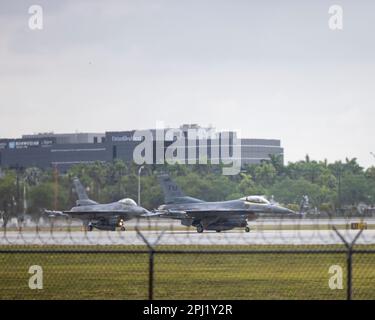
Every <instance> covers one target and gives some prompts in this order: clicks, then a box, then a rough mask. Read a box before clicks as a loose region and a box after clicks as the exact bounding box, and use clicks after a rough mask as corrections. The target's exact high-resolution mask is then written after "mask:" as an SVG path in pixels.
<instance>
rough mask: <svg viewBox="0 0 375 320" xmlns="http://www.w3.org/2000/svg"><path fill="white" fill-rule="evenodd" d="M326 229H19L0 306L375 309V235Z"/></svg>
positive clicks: (6, 233)
mask: <svg viewBox="0 0 375 320" xmlns="http://www.w3.org/2000/svg"><path fill="white" fill-rule="evenodd" d="M345 224H348V221H346V222H345ZM349 224H350V222H349ZM306 225H307V226H308V228H307V227H306ZM324 225H329V223H328V224H327V223H326V222H324V223H321V222H319V221H313V224H312V225H310V224H306V223H305V224H304V223H301V224H291V222H290V221H287V222H285V221H284V222H283V223H281V224H279V225H278V226H277V227H276V228H273V229H272V228H270V224H269V223H268V222H267V223H264V224H262V222H259V223H257V225H254V226H252V231H251V232H250V233H245V232H243V231H238V230H237V231H236V230H234V231H229V232H222V233H216V232H206V233H203V234H198V233H196V232H193V231H192V230H190V229H188V228H185V229H182V228H180V227H177V226H176V225H175V224H173V223H171V224H168V223H164V224H163V223H160V224H159V222H157V221H147V222H141V223H139V222H135V223H134V225H133V226H130V227H128V230H127V231H125V232H117V231H116V232H110V231H108V232H107V231H105V232H104V231H93V232H84V231H82V230H81V227H80V226H79V225H75V224H74V223H73V224H72V223H70V224H69V223H67V224H66V223H65V222H64V223H61V224H56V223H55V224H54V225H49V226H47V225H38V226H33V227H23V228H22V229H12V228H10V229H7V230H3V231H2V234H1V236H0V299H374V298H375V286H374V284H375V245H374V242H375V241H374V240H375V237H374V232H373V230H372V229H371V228H368V229H367V230H361V231H358V230H348V229H347V228H346V227H345V226H344V224H343V225H340V224H337V223H336V221H335V224H332V225H329V226H330V228H327V227H326V226H324ZM286 226H289V227H286ZM314 226H315V227H314Z"/></svg>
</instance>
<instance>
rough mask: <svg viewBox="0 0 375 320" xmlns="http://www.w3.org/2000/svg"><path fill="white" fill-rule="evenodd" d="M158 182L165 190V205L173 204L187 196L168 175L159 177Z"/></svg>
mask: <svg viewBox="0 0 375 320" xmlns="http://www.w3.org/2000/svg"><path fill="white" fill-rule="evenodd" d="M158 181H159V183H160V185H161V187H162V189H163V193H164V201H165V203H170V202H173V200H174V199H175V198H181V197H184V196H185V195H184V193H183V192H182V191H181V189H180V188H179V186H178V185H177V184H176V183H175V182H174V181H173V180H172V179H171V178H170V177H169V175H168V174H162V175H159V176H158Z"/></svg>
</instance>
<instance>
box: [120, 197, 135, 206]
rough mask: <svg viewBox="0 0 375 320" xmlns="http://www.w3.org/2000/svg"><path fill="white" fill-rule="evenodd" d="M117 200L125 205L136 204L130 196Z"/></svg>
mask: <svg viewBox="0 0 375 320" xmlns="http://www.w3.org/2000/svg"><path fill="white" fill-rule="evenodd" d="M119 202H120V203H122V204H124V205H127V206H136V205H137V203H136V202H135V201H134V200H133V199H130V198H125V199H121V200H120V201H119Z"/></svg>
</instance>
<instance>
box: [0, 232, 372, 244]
mask: <svg viewBox="0 0 375 320" xmlns="http://www.w3.org/2000/svg"><path fill="white" fill-rule="evenodd" d="M341 233H342V234H343V235H344V237H345V238H346V239H347V240H348V241H351V240H352V239H353V238H354V236H355V235H356V234H357V233H358V230H341ZM142 234H143V235H144V237H145V238H146V239H147V240H148V241H149V242H150V243H153V242H154V241H156V239H157V238H158V237H159V235H160V234H161V231H142ZM25 244H26V245H41V244H46V245H54V244H55V245H114V244H115V245H142V244H144V242H143V240H142V239H141V238H140V236H139V235H138V234H137V233H136V232H135V231H125V232H107V231H93V232H87V233H85V232H81V231H72V232H64V231H56V232H53V233H50V232H46V231H43V232H39V233H38V234H36V233H35V232H32V231H23V232H22V233H19V232H16V231H10V232H7V233H6V234H4V233H3V234H0V245H25ZM158 244H159V245H251V244H256V245H301V244H305V245H326V244H342V241H341V240H340V239H339V238H338V236H337V235H336V234H335V232H334V231H333V230H270V231H251V232H250V233H245V232H244V231H241V230H235V231H227V232H221V233H216V232H212V231H206V232H204V233H201V234H199V233H196V232H195V231H165V232H164V234H163V235H162V236H161V238H160V240H159V242H158ZM357 244H375V230H364V232H363V234H362V235H361V237H360V238H359V239H358V241H357Z"/></svg>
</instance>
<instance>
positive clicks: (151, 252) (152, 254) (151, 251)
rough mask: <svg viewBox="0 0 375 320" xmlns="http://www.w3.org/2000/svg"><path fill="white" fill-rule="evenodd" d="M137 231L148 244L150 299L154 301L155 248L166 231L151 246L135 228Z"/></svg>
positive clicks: (136, 229)
mask: <svg viewBox="0 0 375 320" xmlns="http://www.w3.org/2000/svg"><path fill="white" fill-rule="evenodd" d="M135 231H136V232H137V234H138V235H139V236H140V237H141V239H142V240H143V242H144V243H145V244H146V246H147V248H148V252H149V260H148V299H149V300H153V299H154V264H155V262H154V260H155V259H154V258H155V254H156V250H155V247H156V245H157V244H158V242H159V240H160V239H161V237H162V236H163V234H164V232H165V230H164V231H163V232H162V233H161V234H159V236H158V238H157V239H156V240H155V242H154V243H153V244H150V242H149V241H148V240H147V239H146V237H145V236H144V235H143V234H142V233H141V232H140V231H139V229H138V227H136V228H135Z"/></svg>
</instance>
